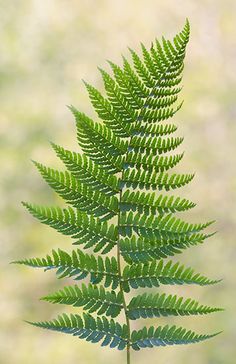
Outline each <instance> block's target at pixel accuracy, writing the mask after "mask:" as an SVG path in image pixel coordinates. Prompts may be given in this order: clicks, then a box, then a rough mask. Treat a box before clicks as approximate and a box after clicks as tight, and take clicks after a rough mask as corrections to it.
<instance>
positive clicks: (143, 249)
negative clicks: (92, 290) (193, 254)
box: [120, 233, 214, 264]
mask: <svg viewBox="0 0 236 364" xmlns="http://www.w3.org/2000/svg"><path fill="white" fill-rule="evenodd" d="M212 235H214V233H213V234H192V235H190V236H185V237H183V236H181V237H177V236H176V237H170V238H168V237H164V238H160V239H159V238H158V239H157V240H150V241H149V240H145V239H143V238H136V237H135V236H132V237H131V238H124V239H121V241H120V248H121V254H122V256H123V258H124V259H125V261H126V262H127V263H129V264H132V263H139V262H141V263H145V262H149V261H152V260H154V259H158V260H159V259H162V258H167V257H171V256H173V255H175V254H180V253H182V252H183V250H185V249H187V248H189V247H191V246H194V245H197V244H201V243H203V241H204V240H206V239H207V238H209V237H211V236H212Z"/></svg>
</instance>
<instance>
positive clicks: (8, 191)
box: [0, 0, 236, 364]
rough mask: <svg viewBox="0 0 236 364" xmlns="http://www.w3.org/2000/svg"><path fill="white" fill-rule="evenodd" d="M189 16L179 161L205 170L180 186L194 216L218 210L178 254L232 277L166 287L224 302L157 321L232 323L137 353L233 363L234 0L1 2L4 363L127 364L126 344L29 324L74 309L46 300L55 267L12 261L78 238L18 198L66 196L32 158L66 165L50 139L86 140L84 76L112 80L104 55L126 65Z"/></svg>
mask: <svg viewBox="0 0 236 364" xmlns="http://www.w3.org/2000/svg"><path fill="white" fill-rule="evenodd" d="M186 17H188V18H189V19H190V22H191V41H190V44H189V47H188V52H187V59H186V67H185V74H184V89H183V92H182V98H183V99H184V100H185V103H184V106H183V108H182V109H181V111H179V113H178V114H177V115H176V117H175V122H176V123H177V124H178V125H179V129H178V133H179V135H184V136H185V141H184V145H183V148H184V150H185V151H186V153H185V158H184V161H183V163H182V165H181V166H180V167H179V168H178V169H179V170H181V171H182V170H184V171H186V172H192V171H196V172H197V173H196V177H195V179H194V181H193V182H192V183H191V185H189V186H188V187H186V188H185V189H183V190H182V192H181V193H182V195H183V196H186V197H187V198H191V199H192V200H193V201H195V202H197V207H196V208H195V209H194V210H193V211H191V213H189V214H188V218H189V219H190V220H191V219H192V221H199V220H204V219H206V220H207V219H209V218H210V219H212V218H213V219H216V220H217V222H216V224H215V229H216V230H217V231H218V234H217V235H216V236H215V237H213V238H211V239H210V240H209V241H207V242H206V243H205V244H204V245H202V246H198V247H195V248H191V249H189V250H188V251H186V252H185V253H184V254H182V255H181V256H179V257H178V259H180V260H182V261H183V262H185V263H186V264H189V265H192V266H193V267H195V269H196V270H199V271H200V272H202V273H204V274H206V275H208V276H209V277H217V278H223V279H224V281H223V282H222V283H221V284H219V285H218V286H214V287H209V288H208V287H206V288H201V287H189V288H186V287H180V288H178V287H177V288H168V289H166V290H165V291H169V292H177V293H179V294H183V295H185V296H193V297H196V298H198V299H199V300H201V301H202V302H203V303H206V304H210V305H211V304H212V305H218V306H223V307H225V308H226V311H225V312H223V313H219V314H213V315H209V316H208V317H193V318H191V317H186V318H171V319H168V320H166V319H165V320H164V319H161V320H152V322H154V323H156V324H157V325H158V324H159V322H161V323H163V322H174V323H176V324H177V325H183V326H185V327H187V328H192V329H194V330H196V331H198V332H215V331H218V330H224V332H223V334H221V335H220V336H218V337H217V338H215V339H213V340H211V341H208V342H206V343H203V344H196V345H191V346H180V347H168V348H161V349H153V350H143V351H141V352H140V353H134V354H133V362H134V363H135V364H141V363H142V364H143V363H146V362H148V363H150V364H151V363H153V364H154V363H155V364H187V363H191V364H199V363H200V364H233V363H235V360H236V359H235V357H236V349H235V340H236V334H235V326H236V318H235V312H236V306H235V301H236V294H235V291H236V290H235V274H236V268H235V259H236V250H235V235H236V234H235V231H236V230H235V222H236V221H235V220H236V203H235V202H236V192H235V191H236V178H235V158H234V156H235V154H236V142H235V140H236V127H235V117H236V106H235V96H236V72H235V69H236V68H235V66H236V64H235V60H236V29H235V24H236V2H235V0H224V1H222V0H198V1H193V0H176V1H171V0H165V1H161V0H156V1H155V0H147V1H141V0H135V1H130V0H126V1H125V0H119V1H115V0H100V1H92V0H91V1H88V0H87V1H79V0H74V1H73V0H45V1H42V0H34V1H33V0H31V1H30V0H9V1H6V0H5V1H4V0H0V27H1V32H0V133H1V137H0V147H1V149H0V165H1V198H0V208H1V220H0V226H1V235H2V237H1V272H0V288H1V299H0V312H1V315H0V316H1V318H0V326H1V330H0V364H28V363H34V364H39V363H44V364H54V363H57V364H65V363H66V364H75V363H76V364H79V363H80V364H89V363H96V364H110V363H111V362H112V363H114V364H115V363H117V364H118V363H124V362H125V357H124V353H123V352H121V353H120V352H118V351H116V350H109V349H107V348H105V349H104V348H100V347H99V346H98V345H91V344H88V343H87V342H84V341H80V340H78V339H76V338H73V337H71V336H69V335H62V334H59V333H53V332H47V331H44V330H40V329H36V328H34V327H31V326H29V325H27V324H26V323H24V322H23V319H27V320H33V321H34V320H46V319H50V318H52V317H54V316H56V315H57V314H58V313H60V312H62V311H66V312H70V311H71V310H70V308H67V307H66V308H64V307H61V306H59V307H58V306H53V305H50V304H47V303H45V302H40V301H38V298H39V297H41V296H42V295H45V294H47V293H49V292H53V291H55V290H56V289H57V288H59V287H61V286H63V285H65V284H66V283H68V281H67V282H65V281H64V282H58V281H56V280H55V275H54V274H53V273H45V274H44V273H43V272H42V271H37V270H36V271H35V270H31V269H30V268H24V267H19V266H14V265H9V262H10V261H12V260H14V259H19V258H23V257H31V256H43V255H44V254H45V253H48V252H49V251H50V250H51V249H52V248H56V247H61V248H65V249H70V247H71V246H70V239H67V238H65V237H62V236H61V235H59V234H58V233H56V232H55V231H53V230H52V229H50V228H48V227H45V226H43V225H41V224H39V223H38V222H37V221H36V220H34V219H33V218H31V217H30V216H29V215H28V214H27V213H26V212H25V211H24V209H23V207H22V206H21V204H20V201H21V200H26V201H32V202H37V203H41V204H43V203H44V204H61V201H60V200H59V198H58V197H57V196H55V194H54V193H52V192H51V190H50V189H49V188H48V187H47V185H46V184H45V183H44V182H43V181H42V180H41V178H40V177H39V175H38V173H37V171H36V170H35V168H34V167H33V165H32V164H31V162H30V159H31V158H32V159H35V160H38V161H41V162H43V163H45V164H48V165H54V166H58V167H62V165H61V164H60V163H59V162H58V160H57V159H56V157H55V155H54V153H53V152H52V150H51V148H50V145H49V143H48V141H54V142H56V143H58V144H61V145H63V146H64V147H68V148H71V149H75V150H76V149H77V148H78V147H77V145H76V138H75V126H74V123H73V117H72V115H71V114H70V112H69V110H68V109H67V108H66V105H67V104H73V105H75V106H76V107H78V108H80V109H81V110H82V111H84V112H86V113H88V114H89V115H92V116H94V113H93V112H92V109H91V107H90V103H89V100H88V96H87V93H86V91H85V88H84V86H83V83H82V82H81V79H82V78H83V79H85V80H87V81H88V82H90V83H92V84H94V85H95V86H97V87H98V88H102V81H101V78H100V75H99V72H98V71H97V68H96V67H97V66H101V67H104V68H106V69H108V66H107V64H106V62H105V60H106V59H110V60H113V61H115V62H117V63H119V64H120V63H121V57H120V55H121V53H122V54H124V55H127V56H128V50H127V46H130V47H133V48H134V49H138V47H139V41H142V42H144V44H146V45H147V46H148V45H149V44H150V42H151V41H153V39H154V38H155V37H160V36H161V35H162V34H165V36H167V37H172V36H173V35H174V34H175V33H176V32H178V31H179V30H180V29H181V28H182V26H183V24H184V21H185V18H186ZM149 323H150V322H149ZM142 324H143V323H142V322H137V323H136V322H135V324H134V323H132V326H133V327H135V328H138V327H140V326H142Z"/></svg>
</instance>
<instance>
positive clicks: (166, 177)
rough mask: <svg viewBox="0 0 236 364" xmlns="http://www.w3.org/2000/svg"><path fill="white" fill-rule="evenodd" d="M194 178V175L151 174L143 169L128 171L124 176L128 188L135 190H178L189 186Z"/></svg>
mask: <svg viewBox="0 0 236 364" xmlns="http://www.w3.org/2000/svg"><path fill="white" fill-rule="evenodd" d="M193 178H194V174H177V173H174V174H172V175H170V174H168V173H164V172H161V173H159V174H157V173H156V171H155V172H149V171H146V170H142V169H138V170H136V169H127V170H125V171H124V174H123V182H124V183H125V185H126V187H133V188H146V189H149V188H152V189H159V190H162V189H165V190H166V191H169V190H170V189H173V190H174V189H176V188H180V187H183V186H185V185H187V184H188V183H189V182H191V181H192V180H193Z"/></svg>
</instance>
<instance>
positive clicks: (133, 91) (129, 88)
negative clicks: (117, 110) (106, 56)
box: [108, 61, 144, 109]
mask: <svg viewBox="0 0 236 364" xmlns="http://www.w3.org/2000/svg"><path fill="white" fill-rule="evenodd" d="M108 63H109V64H110V66H111V68H112V71H113V73H114V76H115V80H116V82H117V84H118V85H119V88H120V92H121V94H122V95H123V96H124V97H125V98H126V99H127V100H128V102H129V104H130V105H131V107H133V108H134V109H140V108H142V107H143V105H144V101H143V100H142V98H140V92H138V91H137V88H136V87H135V86H134V85H133V83H132V81H131V80H130V79H129V78H128V77H127V75H126V74H125V71H123V70H122V69H121V68H120V67H119V66H117V65H116V64H115V63H113V62H111V61H108Z"/></svg>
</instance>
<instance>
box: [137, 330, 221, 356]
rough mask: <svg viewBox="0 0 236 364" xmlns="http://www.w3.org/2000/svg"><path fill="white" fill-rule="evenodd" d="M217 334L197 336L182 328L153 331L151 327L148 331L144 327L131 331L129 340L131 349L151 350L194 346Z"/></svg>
mask: <svg viewBox="0 0 236 364" xmlns="http://www.w3.org/2000/svg"><path fill="white" fill-rule="evenodd" d="M218 334H219V332H218V333H215V334H211V335H199V334H196V333H195V332H193V331H190V330H189V331H187V330H186V329H184V328H182V327H176V326H168V325H166V326H164V327H162V326H159V327H158V328H157V329H155V328H154V327H153V326H151V327H149V328H148V329H147V328H146V327H144V328H143V329H142V330H139V331H133V332H132V335H131V340H132V348H133V349H134V350H140V349H141V348H153V347H154V346H167V345H183V344H195V343H198V342H201V341H204V340H207V339H210V338H212V337H214V336H216V335H218Z"/></svg>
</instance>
